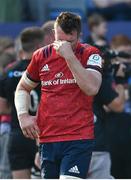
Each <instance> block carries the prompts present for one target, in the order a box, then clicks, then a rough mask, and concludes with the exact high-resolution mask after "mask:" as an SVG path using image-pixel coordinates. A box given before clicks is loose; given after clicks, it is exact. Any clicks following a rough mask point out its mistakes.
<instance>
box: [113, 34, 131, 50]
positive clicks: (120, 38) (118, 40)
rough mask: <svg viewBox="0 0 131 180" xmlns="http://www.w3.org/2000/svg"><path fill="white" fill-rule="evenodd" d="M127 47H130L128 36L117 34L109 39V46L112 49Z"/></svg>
mask: <svg viewBox="0 0 131 180" xmlns="http://www.w3.org/2000/svg"><path fill="white" fill-rule="evenodd" d="M123 45H124V46H128V45H131V40H130V39H129V38H128V36H126V35H124V34H118V35H115V36H113V37H112V39H111V46H112V47H113V48H117V47H119V46H123Z"/></svg>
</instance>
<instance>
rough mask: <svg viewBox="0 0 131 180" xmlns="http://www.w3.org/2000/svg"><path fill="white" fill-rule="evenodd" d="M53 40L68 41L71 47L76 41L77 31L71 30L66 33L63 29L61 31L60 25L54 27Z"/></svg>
mask: <svg viewBox="0 0 131 180" xmlns="http://www.w3.org/2000/svg"><path fill="white" fill-rule="evenodd" d="M54 30H55V40H56V41H58V40H61V41H68V42H70V43H71V44H72V47H74V46H75V45H76V43H77V41H78V35H77V31H72V32H71V33H70V34H66V33H65V32H64V31H62V29H61V27H60V26H56V27H55V29H54Z"/></svg>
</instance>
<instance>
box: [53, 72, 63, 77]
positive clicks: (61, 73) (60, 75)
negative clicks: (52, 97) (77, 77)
mask: <svg viewBox="0 0 131 180" xmlns="http://www.w3.org/2000/svg"><path fill="white" fill-rule="evenodd" d="M63 75H64V74H63V72H59V73H57V74H56V75H55V78H61V77H62V76H63Z"/></svg>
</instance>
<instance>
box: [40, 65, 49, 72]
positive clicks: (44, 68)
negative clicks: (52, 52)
mask: <svg viewBox="0 0 131 180" xmlns="http://www.w3.org/2000/svg"><path fill="white" fill-rule="evenodd" d="M49 70H50V69H49V66H48V64H46V65H44V66H43V68H42V69H41V71H49Z"/></svg>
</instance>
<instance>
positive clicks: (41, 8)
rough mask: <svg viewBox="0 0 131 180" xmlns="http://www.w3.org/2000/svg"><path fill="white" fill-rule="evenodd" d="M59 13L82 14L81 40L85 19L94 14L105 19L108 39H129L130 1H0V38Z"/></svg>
mask: <svg viewBox="0 0 131 180" xmlns="http://www.w3.org/2000/svg"><path fill="white" fill-rule="evenodd" d="M61 11H72V12H76V13H78V14H79V15H81V17H82V23H83V24H82V27H83V36H82V39H83V40H85V38H86V36H87V35H88V33H89V30H88V26H87V19H88V16H90V15H91V14H92V13H94V12H97V13H99V14H101V15H103V16H104V18H105V19H106V20H107V22H108V32H107V38H108V39H110V38H111V37H112V36H114V35H115V34H118V33H124V34H126V35H128V36H131V33H130V29H131V23H130V21H131V0H110V1H108V0H0V36H11V37H13V38H15V37H16V36H17V35H18V34H19V32H20V31H21V30H22V29H23V28H25V27H28V26H32V25H41V24H43V23H44V22H45V21H48V20H54V19H55V18H56V16H57V15H58V14H59V13H60V12H61Z"/></svg>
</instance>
